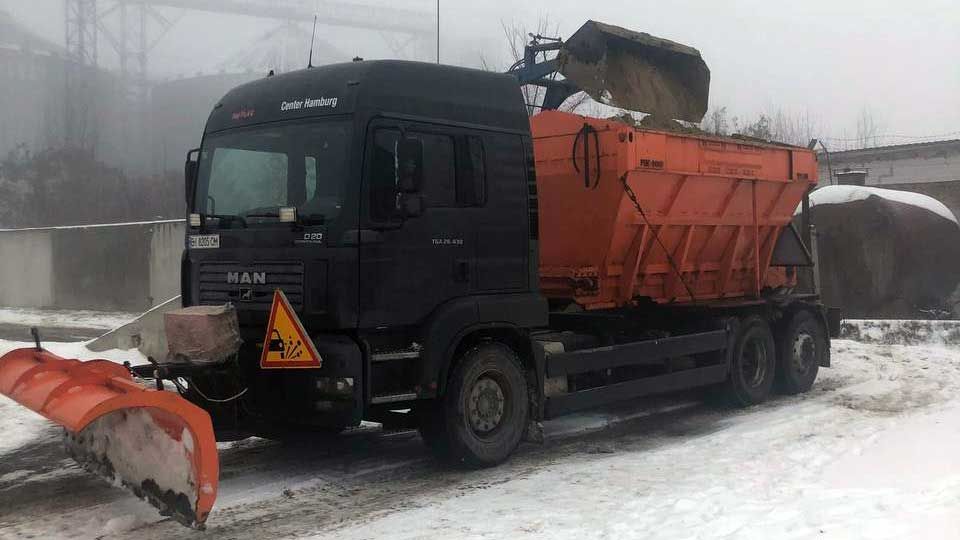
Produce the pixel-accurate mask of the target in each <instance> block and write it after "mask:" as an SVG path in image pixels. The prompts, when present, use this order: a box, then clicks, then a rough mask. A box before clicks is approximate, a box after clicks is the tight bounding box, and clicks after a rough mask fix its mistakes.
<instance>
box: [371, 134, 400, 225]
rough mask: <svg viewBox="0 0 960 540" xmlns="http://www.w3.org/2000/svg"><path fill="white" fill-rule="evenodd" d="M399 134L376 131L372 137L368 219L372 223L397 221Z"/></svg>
mask: <svg viewBox="0 0 960 540" xmlns="http://www.w3.org/2000/svg"><path fill="white" fill-rule="evenodd" d="M399 140H400V132H399V131H397V130H395V129H378V130H377V131H376V132H375V133H374V135H373V156H372V157H371V160H370V173H369V174H370V176H369V182H370V217H371V218H373V220H374V221H379V222H389V221H397V220H398V219H399V213H398V211H397V210H398V208H399V206H398V199H397V142H398V141H399Z"/></svg>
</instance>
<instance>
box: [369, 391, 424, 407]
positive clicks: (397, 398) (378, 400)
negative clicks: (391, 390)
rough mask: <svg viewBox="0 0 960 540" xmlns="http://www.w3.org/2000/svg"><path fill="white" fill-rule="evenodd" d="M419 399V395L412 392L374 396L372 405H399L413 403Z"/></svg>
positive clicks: (371, 401)
mask: <svg viewBox="0 0 960 540" xmlns="http://www.w3.org/2000/svg"><path fill="white" fill-rule="evenodd" d="M415 399H417V394H415V393H413V392H410V393H407V394H387V395H383V396H373V397H372V398H370V403H372V404H373V405H380V404H383V403H399V402H401V401H413V400H415Z"/></svg>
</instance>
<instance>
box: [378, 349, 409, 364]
mask: <svg viewBox="0 0 960 540" xmlns="http://www.w3.org/2000/svg"><path fill="white" fill-rule="evenodd" d="M418 358H420V351H419V350H403V351H387V352H382V353H374V354H373V355H372V356H371V357H370V361H371V362H389V361H390V360H416V359H418Z"/></svg>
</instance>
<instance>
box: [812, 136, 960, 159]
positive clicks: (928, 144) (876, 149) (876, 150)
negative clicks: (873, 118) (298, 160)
mask: <svg viewBox="0 0 960 540" xmlns="http://www.w3.org/2000/svg"><path fill="white" fill-rule="evenodd" d="M947 145H949V146H953V145H956V146H960V139H946V140H942V141H925V142H919V143H907V144H890V145H886V146H871V147H870V148H857V149H856V150H835V151H831V152H830V157H831V158H843V157H855V156H857V155H859V154H864V155H869V154H883V153H888V152H896V151H898V150H912V149H919V148H933V147H937V146H947ZM822 153H823V152H818V154H822Z"/></svg>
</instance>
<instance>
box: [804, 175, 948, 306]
mask: <svg viewBox="0 0 960 540" xmlns="http://www.w3.org/2000/svg"><path fill="white" fill-rule="evenodd" d="M810 206H811V209H810V212H811V219H812V221H813V224H814V225H815V226H816V229H817V233H818V235H817V239H818V240H817V242H818V248H819V259H820V260H819V262H820V280H821V281H820V283H821V290H822V294H823V299H824V302H825V303H826V304H827V305H828V306H835V307H839V308H841V309H842V310H843V315H844V317H845V318H863V319H876V318H896V319H900V318H918V319H925V318H940V317H944V316H947V315H952V314H954V313H953V312H954V311H955V303H956V300H955V299H954V294H955V291H956V290H957V285H958V284H960V225H958V224H957V218H956V217H955V216H954V215H953V213H952V212H951V211H950V210H949V209H948V208H947V207H946V206H944V205H943V204H942V203H940V202H939V201H937V200H936V199H933V198H932V197H928V196H926V195H921V194H918V193H911V192H906V191H895V190H890V189H880V188H873V187H863V186H827V187H823V188H820V189H818V190H816V191H814V192H813V193H812V194H811V195H810Z"/></svg>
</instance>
